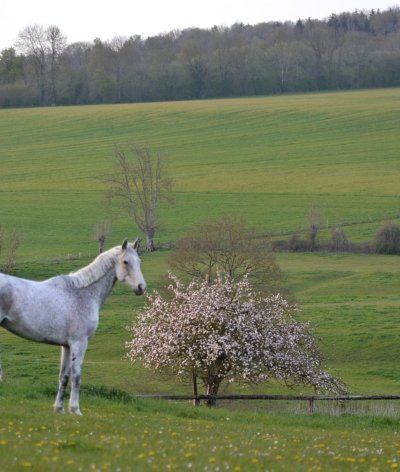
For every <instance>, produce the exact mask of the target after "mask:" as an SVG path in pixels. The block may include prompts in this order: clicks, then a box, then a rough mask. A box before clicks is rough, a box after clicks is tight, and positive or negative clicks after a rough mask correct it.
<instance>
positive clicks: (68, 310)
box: [0, 276, 97, 345]
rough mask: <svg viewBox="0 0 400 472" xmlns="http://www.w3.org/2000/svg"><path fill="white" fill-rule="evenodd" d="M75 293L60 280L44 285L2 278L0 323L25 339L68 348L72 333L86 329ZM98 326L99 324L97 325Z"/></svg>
mask: <svg viewBox="0 0 400 472" xmlns="http://www.w3.org/2000/svg"><path fill="white" fill-rule="evenodd" d="M78 305H79V300H78V296H77V293H76V291H74V290H69V285H68V280H67V279H66V278H65V277H62V276H59V277H54V278H53V279H49V280H46V281H44V282H37V281H32V280H26V279H20V278H18V277H12V276H2V277H0V323H1V325H2V326H3V327H4V328H5V329H7V330H9V331H10V332H12V333H14V334H16V335H18V336H21V337H23V338H27V339H31V340H33V341H38V342H45V343H49V344H58V345H67V344H68V339H69V338H70V336H71V330H73V331H74V333H75V334H77V330H78V331H79V328H82V327H83V330H82V336H85V334H84V332H85V327H84V326H82V325H83V324H85V321H84V319H83V318H82V317H81V316H80V310H79V309H78ZM96 326H97V324H96Z"/></svg>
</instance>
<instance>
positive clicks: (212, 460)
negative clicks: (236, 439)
mask: <svg viewBox="0 0 400 472" xmlns="http://www.w3.org/2000/svg"><path fill="white" fill-rule="evenodd" d="M216 460H217V459H216V458H215V457H210V459H209V460H208V462H215V461H216Z"/></svg>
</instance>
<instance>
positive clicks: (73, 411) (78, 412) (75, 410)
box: [69, 408, 82, 416]
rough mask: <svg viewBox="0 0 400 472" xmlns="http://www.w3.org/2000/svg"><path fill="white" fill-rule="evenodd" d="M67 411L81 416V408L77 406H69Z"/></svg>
mask: <svg viewBox="0 0 400 472" xmlns="http://www.w3.org/2000/svg"><path fill="white" fill-rule="evenodd" d="M69 412H70V413H71V414H72V415H81V416H82V413H81V410H80V409H79V408H70V409H69Z"/></svg>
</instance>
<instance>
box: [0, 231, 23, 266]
mask: <svg viewBox="0 0 400 472" xmlns="http://www.w3.org/2000/svg"><path fill="white" fill-rule="evenodd" d="M20 242H21V238H20V236H19V235H18V234H17V231H16V230H15V229H13V232H12V234H11V236H10V237H7V235H6V233H5V232H4V228H3V227H2V226H1V225H0V256H1V261H0V272H3V273H4V274H10V273H11V272H12V270H13V268H14V267H15V262H16V253H17V249H18V246H19V244H20Z"/></svg>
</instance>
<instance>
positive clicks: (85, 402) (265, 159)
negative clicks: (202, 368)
mask: <svg viewBox="0 0 400 472" xmlns="http://www.w3.org/2000/svg"><path fill="white" fill-rule="evenodd" d="M399 105H400V90H399V89H388V90H374V91H357V92H337V93H327V94H304V95H293V96H279V97H265V98H260V97H258V98H243V99H229V100H211V101H193V102H174V103H172V102H171V103H152V104H133V105H108V106H88V107H65V108H64V107H52V108H42V109H24V110H23V109H18V110H0V142H1V146H0V175H1V181H0V182H1V185H0V223H1V224H2V225H3V226H4V227H5V228H6V229H8V230H10V229H11V228H14V227H15V228H16V229H17V230H18V232H19V233H20V234H21V235H23V241H22V244H21V247H20V251H19V257H18V264H17V267H16V271H15V275H18V276H20V277H26V278H31V279H36V280H42V279H45V278H48V277H51V276H53V275H57V274H60V273H68V272H70V271H73V270H76V269H78V268H79V267H82V266H83V265H86V264H88V263H89V261H90V260H91V259H92V258H93V256H94V255H95V253H96V252H97V244H96V242H95V241H94V240H93V226H94V224H95V223H96V222H98V221H99V220H100V219H103V218H106V217H110V215H112V216H113V217H115V220H114V222H113V227H112V237H111V239H110V241H109V245H111V246H113V245H116V244H120V243H121V241H122V240H123V239H124V238H125V237H129V238H130V239H131V240H133V239H134V238H135V237H136V236H137V235H138V232H137V230H136V228H135V227H134V226H133V224H132V222H131V221H130V220H129V218H128V217H126V216H125V215H116V214H113V211H112V209H111V210H110V211H109V212H107V211H106V210H105V209H104V207H103V205H102V196H103V193H104V190H105V189H104V187H103V184H102V183H101V182H100V181H99V180H96V179H95V178H94V177H95V176H96V175H99V174H100V173H101V172H105V171H107V170H109V169H111V166H112V162H113V149H114V146H115V144H116V143H117V144H124V143H127V142H133V143H136V144H145V143H148V144H149V145H150V146H151V147H152V148H153V149H154V151H155V152H162V151H164V150H166V151H168V154H169V156H170V164H171V174H172V175H173V177H174V179H175V182H176V191H175V205H174V206H173V207H164V208H161V209H160V216H161V225H160V229H159V231H158V233H157V235H156V244H161V243H163V244H164V247H163V249H160V250H158V251H157V252H155V253H151V254H149V253H142V254H141V258H142V261H143V263H142V270H143V273H144V275H145V278H146V280H147V282H148V285H149V290H152V289H154V288H159V287H160V286H161V285H162V283H163V280H164V279H165V275H166V273H167V271H168V264H167V259H168V257H169V255H170V254H171V249H168V248H167V244H166V243H168V242H169V241H174V240H176V239H177V237H178V236H179V235H181V234H182V233H183V232H185V231H186V230H188V229H189V228H190V227H192V226H193V225H194V224H197V223H200V222H202V221H204V220H205V219H207V218H210V217H214V216H219V215H222V214H224V213H227V212H237V213H239V214H244V215H245V216H246V218H247V220H248V222H249V223H251V224H255V225H257V226H258V227H259V230H260V234H261V235H262V234H266V233H267V232H273V233H275V234H280V235H282V233H283V237H287V236H286V235H287V233H289V232H292V231H295V230H296V229H297V228H299V227H302V228H303V229H304V228H305V224H306V214H307V212H308V211H309V209H310V205H313V206H314V207H316V208H318V209H319V210H321V211H324V214H325V226H331V225H333V224H338V223H345V224H346V226H344V228H345V230H346V232H347V235H348V237H349V240H351V241H358V242H360V241H367V240H371V239H372V238H373V236H374V233H375V231H376V229H377V228H378V227H379V226H380V225H381V224H382V222H384V221H388V220H392V219H393V220H394V219H395V218H398V217H399V211H400V200H399V190H398V189H399V181H400V160H399V151H398V148H399V146H398V135H399V129H400V106H399ZM322 237H323V238H329V228H325V229H324V230H323V233H322ZM66 254H73V255H75V256H76V257H80V259H78V260H75V261H64V257H65V255H66ZM276 257H277V260H278V262H279V264H280V266H281V267H282V269H283V270H284V271H285V274H286V279H285V281H284V285H283V287H282V290H283V292H284V293H285V295H287V296H288V297H290V299H291V300H292V301H293V302H297V303H298V304H299V307H300V310H301V312H299V313H298V315H297V317H298V319H300V320H303V321H305V320H311V323H312V325H313V326H314V327H315V328H316V330H317V334H318V335H319V336H320V337H321V341H320V346H321V349H322V351H323V353H324V355H325V358H326V364H327V366H328V368H329V369H330V371H331V372H332V373H334V374H337V375H340V376H342V377H343V379H344V380H345V381H346V382H347V383H348V385H349V390H350V391H351V393H353V394H357V395H362V394H382V395H383V394H387V395H389V394H399V393H400V343H399V339H400V328H399V312H400V297H399V286H400V259H399V258H398V257H397V256H380V255H365V254H328V253H316V254H312V253H305V254H293V253H277V254H276ZM57 258H60V259H61V260H60V261H55V260H54V259H57ZM144 303H145V300H144V297H136V296H135V295H134V294H133V293H132V292H130V291H129V290H128V289H127V288H126V287H125V286H123V285H121V284H117V285H116V287H115V289H114V292H113V294H112V295H111V297H110V299H109V300H108V301H107V303H106V305H105V307H104V308H103V310H102V312H101V318H100V325H99V328H98V331H97V333H96V336H95V337H94V338H93V340H92V341H91V342H90V344H89V349H88V352H87V355H86V358H85V362H84V366H83V375H82V383H83V395H82V399H81V406H82V409H83V413H84V415H85V416H84V417H83V418H75V417H71V416H69V415H65V416H57V415H54V414H53V412H52V410H51V405H52V402H53V401H54V395H55V389H56V384H57V376H58V364H59V356H60V352H59V348H57V347H54V346H46V345H41V344H35V343H32V342H29V341H25V340H22V339H19V338H17V337H15V336H13V335H11V334H10V333H8V332H6V331H5V330H1V333H0V354H1V357H2V365H3V369H4V377H5V381H6V382H5V383H4V384H2V385H0V469H1V467H2V466H3V469H4V470H7V471H8V470H10V471H11V470H13V471H14V470H16V471H19V470H25V469H26V468H29V467H31V468H33V469H34V468H35V467H36V469H37V470H61V469H62V468H63V467H67V466H71V467H72V468H73V469H74V470H114V471H118V470H120V471H122V470H132V471H133V470H134V471H141V470H143V471H147V470H157V468H158V470H172V469H175V470H196V471H200V470H208V471H217V470H220V471H222V470H230V471H236V472H238V471H247V470H255V471H258V470H260V471H261V470H262V471H265V470H275V471H278V470H299V471H303V470H304V471H305V470H338V471H341V470H354V469H355V468H356V467H357V468H358V470H366V471H367V470H368V471H370V470H371V471H372V470H389V469H395V468H396V467H397V464H398V462H399V460H400V453H399V451H400V445H399V444H398V443H400V440H399V439H398V437H397V432H398V430H399V423H398V419H393V418H384V417H375V418H373V417H361V416H354V417H353V416H347V415H345V416H342V417H339V418H336V417H331V416H328V415H323V414H321V413H317V414H314V415H305V414H296V413H293V412H292V413H288V412H286V413H281V414H277V413H273V412H268V411H267V410H268V409H267V408H266V406H265V405H262V404H255V405H251V406H248V405H247V406H246V405H242V406H240V407H239V406H238V407H236V406H235V405H229V406H228V407H227V408H225V407H224V408H221V409H219V410H216V411H209V410H208V409H206V408H200V409H195V408H194V407H192V406H191V405H190V404H189V403H184V404H178V405H175V404H172V403H170V402H168V403H162V402H153V401H144V400H140V401H139V400H137V399H133V398H132V396H134V395H135V394H145V393H190V391H191V390H190V385H188V384H185V383H181V382H178V381H177V379H174V378H162V379H161V378H159V377H156V376H154V375H153V374H152V373H151V372H148V371H145V370H144V369H143V368H141V366H139V365H134V366H132V365H130V364H129V362H128V361H126V360H124V354H125V347H124V344H125V341H127V340H129V335H130V333H129V332H128V331H127V330H126V329H125V326H127V325H129V324H131V323H132V321H133V320H134V319H135V315H136V311H137V310H138V309H140V308H141V307H142V306H143V304H144ZM102 386H105V387H106V388H105V389H103V387H102ZM111 388H116V389H118V390H117V394H116V395H114V396H113V395H108V394H107V392H108V391H109V389H111ZM96 392H97V393H96ZM104 392H105V393H104ZM118 392H120V394H118ZM121 392H128V394H129V395H130V396H131V397H129V398H128V397H124V396H123V393H121ZM230 393H266V394H267V393H284V394H288V393H295V392H288V390H287V389H286V388H284V387H282V386H280V385H276V384H267V385H262V386H259V387H257V388H256V389H253V388H250V387H247V388H245V389H242V388H239V387H237V386H235V385H234V384H233V386H232V387H231V390H230ZM388 409H389V407H388ZM397 411H398V410H397ZM386 413H387V412H386ZM228 418H229V419H228ZM145 431H147V433H145ZM396 441H397V442H396ZM71 461H72V462H71ZM4 464H5V465H4ZM293 464H294V465H295V469H294V468H293ZM3 469H2V470H3Z"/></svg>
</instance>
